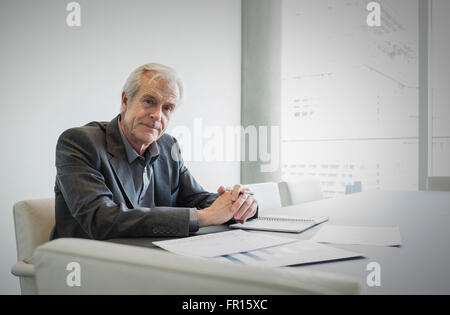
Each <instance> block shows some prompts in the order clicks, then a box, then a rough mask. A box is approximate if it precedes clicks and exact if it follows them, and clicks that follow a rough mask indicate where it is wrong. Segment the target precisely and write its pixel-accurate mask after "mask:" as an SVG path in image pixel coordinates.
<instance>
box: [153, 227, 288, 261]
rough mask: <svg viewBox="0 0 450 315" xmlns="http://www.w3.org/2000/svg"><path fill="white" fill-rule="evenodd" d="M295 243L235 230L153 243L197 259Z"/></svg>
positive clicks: (285, 238)
mask: <svg viewBox="0 0 450 315" xmlns="http://www.w3.org/2000/svg"><path fill="white" fill-rule="evenodd" d="M295 241H296V240H295V239H292V238H287V237H281V236H275V235H267V234H263V233H250V232H246V231H243V230H235V231H227V232H219V233H211V234H205V235H199V236H192V237H185V238H181V239H174V240H168V241H158V242H153V244H154V245H156V246H158V247H161V248H163V249H165V250H168V251H170V252H172V253H175V254H180V255H186V256H197V257H216V256H222V255H230V254H235V253H239V252H245V251H251V250H255V249H260V248H266V247H271V246H277V245H281V244H286V243H291V242H295Z"/></svg>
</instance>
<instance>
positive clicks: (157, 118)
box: [150, 106, 161, 121]
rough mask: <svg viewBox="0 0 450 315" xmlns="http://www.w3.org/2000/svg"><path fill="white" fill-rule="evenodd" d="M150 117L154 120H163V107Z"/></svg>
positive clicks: (159, 107)
mask: <svg viewBox="0 0 450 315" xmlns="http://www.w3.org/2000/svg"><path fill="white" fill-rule="evenodd" d="M150 117H151V118H153V119H154V120H157V121H160V120H161V106H158V107H157V108H156V109H155V111H154V112H153V113H151V114H150Z"/></svg>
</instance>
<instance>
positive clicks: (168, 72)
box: [123, 63, 183, 102]
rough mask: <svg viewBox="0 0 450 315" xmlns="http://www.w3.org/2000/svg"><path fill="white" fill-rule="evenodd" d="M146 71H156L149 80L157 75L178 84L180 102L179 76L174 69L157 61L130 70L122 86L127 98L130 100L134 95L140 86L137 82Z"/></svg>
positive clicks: (181, 88)
mask: <svg viewBox="0 0 450 315" xmlns="http://www.w3.org/2000/svg"><path fill="white" fill-rule="evenodd" d="M148 71H154V72H156V75H154V76H153V77H152V78H151V80H154V79H156V78H158V77H163V78H164V79H166V80H169V81H174V82H175V83H176V84H177V86H178V91H179V93H180V99H179V101H180V102H181V100H182V99H183V84H182V82H181V79H180V77H179V76H178V74H177V72H176V71H175V70H174V69H172V68H170V67H168V66H164V65H161V64H159V63H147V64H145V65H142V66H140V67H139V68H137V69H136V70H134V71H133V72H131V74H130V76H129V77H128V79H127V81H126V82H125V85H124V86H123V91H124V92H125V96H126V97H127V99H129V100H131V99H132V98H133V97H134V96H135V95H136V93H137V91H138V90H139V87H140V85H139V82H140V80H141V77H142V76H143V75H144V74H145V73H147V72H148Z"/></svg>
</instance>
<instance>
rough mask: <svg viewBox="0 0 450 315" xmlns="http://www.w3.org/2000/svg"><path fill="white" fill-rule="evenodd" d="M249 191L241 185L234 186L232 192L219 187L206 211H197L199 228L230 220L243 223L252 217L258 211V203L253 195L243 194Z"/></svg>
mask: <svg viewBox="0 0 450 315" xmlns="http://www.w3.org/2000/svg"><path fill="white" fill-rule="evenodd" d="M246 191H250V190H249V189H248V188H244V187H242V186H241V185H235V186H234V187H233V190H232V191H227V190H225V188H224V187H223V186H220V187H219V189H218V190H217V192H218V193H219V198H217V199H216V200H215V201H214V202H213V204H212V205H211V206H210V207H209V208H206V209H203V210H200V211H198V218H199V225H200V227H204V226H209V225H218V224H223V223H225V222H227V221H229V220H230V219H234V220H235V221H236V222H240V223H245V221H247V219H249V218H251V217H253V216H254V215H255V214H256V211H257V209H258V202H257V201H256V199H255V198H254V196H253V195H249V194H245V192H246Z"/></svg>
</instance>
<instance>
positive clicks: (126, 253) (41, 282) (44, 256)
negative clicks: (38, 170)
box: [35, 238, 362, 295]
mask: <svg viewBox="0 0 450 315" xmlns="http://www.w3.org/2000/svg"><path fill="white" fill-rule="evenodd" d="M74 262H76V263H77V264H78V266H79V267H78V271H79V273H78V276H79V283H78V285H74V286H72V287H71V286H68V285H67V283H66V281H67V276H68V273H69V272H68V271H67V266H68V265H69V264H70V263H72V264H73V263H74ZM35 269H36V282H37V287H38V292H39V294H179V295H180V294H191V295H192V294H194V295H199V294H201V295H203V294H218V295H230V294H232V295H244V294H252V295H255V294H256V295H271V294H357V293H360V291H361V288H362V286H361V285H360V283H359V280H358V279H354V278H349V277H347V276H343V275H336V274H330V273H322V272H317V271H311V270H289V269H287V268H270V267H267V268H265V267H261V266H250V265H244V264H240V263H225V262H219V261H217V260H214V259H206V258H195V257H188V256H182V255H175V254H171V253H168V252H165V251H163V250H160V249H153V248H147V247H138V246H129V245H122V244H114V243H110V242H101V241H94V240H86V239H75V238H60V239H57V240H55V241H51V242H48V243H46V244H44V245H42V246H40V247H39V248H37V249H36V254H35Z"/></svg>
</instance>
